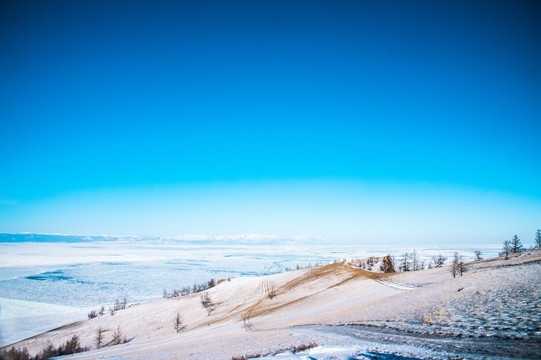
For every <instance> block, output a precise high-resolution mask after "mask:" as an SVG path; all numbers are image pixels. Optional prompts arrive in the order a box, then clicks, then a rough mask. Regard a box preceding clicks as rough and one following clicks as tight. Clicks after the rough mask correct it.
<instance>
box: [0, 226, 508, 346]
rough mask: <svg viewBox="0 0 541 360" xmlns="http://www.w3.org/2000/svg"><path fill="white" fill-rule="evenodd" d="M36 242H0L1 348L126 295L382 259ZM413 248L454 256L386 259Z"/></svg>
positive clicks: (288, 250)
mask: <svg viewBox="0 0 541 360" xmlns="http://www.w3.org/2000/svg"><path fill="white" fill-rule="evenodd" d="M4 235H5V236H4V238H6V239H8V240H10V239H11V238H9V237H7V235H6V234H4ZM29 236H30V237H29ZM36 236H37V235H27V236H26V237H25V238H24V239H23V240H29V239H30V240H32V239H34V240H39V241H42V240H45V241H46V242H5V243H0V253H2V254H3V258H2V262H0V346H2V345H5V344H9V343H12V342H15V341H18V340H21V339H24V338H26V337H29V336H32V335H35V334H38V333H40V332H42V331H45V330H50V329H53V328H55V327H58V326H60V325H62V324H64V323H67V322H72V321H76V320H84V319H85V318H86V314H87V313H88V309H89V308H97V307H99V306H101V305H105V306H106V307H108V306H109V305H111V304H113V303H114V302H115V300H116V299H121V298H124V297H125V296H126V297H127V298H128V301H129V302H130V303H135V302H146V301H152V300H157V299H159V298H161V297H162V294H163V290H164V289H166V290H169V291H171V290H172V289H180V288H181V287H183V286H186V285H188V286H189V285H193V284H194V283H201V282H206V281H208V280H209V279H211V278H214V279H216V280H218V279H222V278H228V277H241V276H246V275H264V274H277V273H281V272H284V271H286V270H287V269H292V268H296V267H297V265H300V266H307V265H309V264H311V265H313V264H315V263H326V262H330V261H334V260H338V259H342V258H362V257H367V256H372V255H376V256H377V255H384V254H385V253H386V248H382V247H381V246H371V247H370V246H363V247H360V246H335V245H332V246H331V245H325V244H306V243H301V244H294V243H291V242H278V243H277V244H268V243H256V244H247V243H235V242H227V241H226V242H224V241H222V242H216V241H215V240H216V239H214V240H213V241H209V242H204V241H202V240H201V241H199V242H198V243H192V242H188V241H176V240H174V239H158V240H156V239H152V240H143V239H137V238H136V239H132V238H122V239H114V241H112V240H110V241H105V239H101V238H100V239H101V241H95V239H94V238H90V239H87V238H86V237H77V236H71V237H66V236H56V237H55V236H47V237H46V238H45V239H41V238H39V237H37V238H36ZM27 238H28V239H27ZM66 238H67V239H68V240H69V242H66ZM51 239H54V240H58V241H61V242H48V241H50V240H51ZM271 240H273V241H275V239H271ZM10 241H11V240H10ZM413 248H416V249H417V251H418V253H419V255H421V256H425V257H428V256H430V255H436V254H438V253H443V254H446V255H450V254H452V252H453V250H452V249H448V248H426V247H424V248H423V247H421V246H417V247H404V248H401V247H392V249H393V252H392V253H393V254H395V255H396V256H399V255H400V254H401V253H403V252H405V251H408V252H410V251H411V250H412V249H413ZM497 248H498V247H496V246H490V245H484V246H477V247H470V248H467V249H464V251H463V252H464V254H465V255H467V256H470V257H471V256H473V251H474V250H477V249H480V250H482V251H483V252H484V253H485V254H486V255H487V256H490V255H491V254H494V253H495V252H496V251H497ZM66 307H67V308H66Z"/></svg>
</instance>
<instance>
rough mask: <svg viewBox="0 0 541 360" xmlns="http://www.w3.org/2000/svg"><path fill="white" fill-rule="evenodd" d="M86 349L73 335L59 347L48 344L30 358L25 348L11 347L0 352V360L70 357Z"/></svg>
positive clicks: (77, 337)
mask: <svg viewBox="0 0 541 360" xmlns="http://www.w3.org/2000/svg"><path fill="white" fill-rule="evenodd" d="M88 350H89V349H88V348H85V347H82V346H81V344H80V342H79V336H77V335H73V336H72V337H71V339H69V340H68V341H66V342H65V343H64V344H62V345H60V346H59V347H56V348H55V347H54V346H53V345H52V344H49V345H48V346H47V347H46V348H45V349H43V350H42V351H40V352H39V353H38V354H36V356H33V357H32V356H30V353H29V352H28V349H26V348H22V349H19V348H16V347H14V346H12V347H11V348H10V349H9V350H4V351H0V359H9V360H45V359H50V358H54V357H57V356H63V355H71V354H75V353H80V352H83V351H88Z"/></svg>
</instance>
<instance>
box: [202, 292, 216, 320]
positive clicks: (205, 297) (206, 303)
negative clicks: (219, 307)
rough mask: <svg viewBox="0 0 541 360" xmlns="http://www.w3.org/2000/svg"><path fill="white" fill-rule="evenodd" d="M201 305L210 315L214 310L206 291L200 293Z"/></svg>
mask: <svg viewBox="0 0 541 360" xmlns="http://www.w3.org/2000/svg"><path fill="white" fill-rule="evenodd" d="M201 305H202V306H203V307H204V308H205V309H207V312H208V314H209V315H210V313H211V312H212V311H213V310H214V303H213V302H212V300H211V298H210V296H209V293H208V292H206V291H205V292H204V293H202V294H201Z"/></svg>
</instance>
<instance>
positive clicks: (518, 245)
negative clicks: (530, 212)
mask: <svg viewBox="0 0 541 360" xmlns="http://www.w3.org/2000/svg"><path fill="white" fill-rule="evenodd" d="M536 249H537V250H539V249H541V229H537V231H536V232H535V236H534V244H533V246H530V250H536ZM525 250H526V248H525V247H524V246H523V245H522V242H521V241H520V239H519V237H518V235H514V236H513V237H512V238H511V240H505V241H504V242H503V246H502V252H501V253H500V256H504V257H505V259H506V260H507V259H509V255H510V254H516V253H519V252H521V251H525Z"/></svg>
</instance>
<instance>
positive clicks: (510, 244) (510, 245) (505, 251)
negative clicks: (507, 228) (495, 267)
mask: <svg viewBox="0 0 541 360" xmlns="http://www.w3.org/2000/svg"><path fill="white" fill-rule="evenodd" d="M523 250H524V247H523V246H522V243H521V242H520V239H519V237H518V235H514V236H513V237H512V238H511V240H505V241H504V242H503V247H502V252H501V253H500V256H505V259H506V260H507V259H509V254H516V253H519V252H521V251H523Z"/></svg>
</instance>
